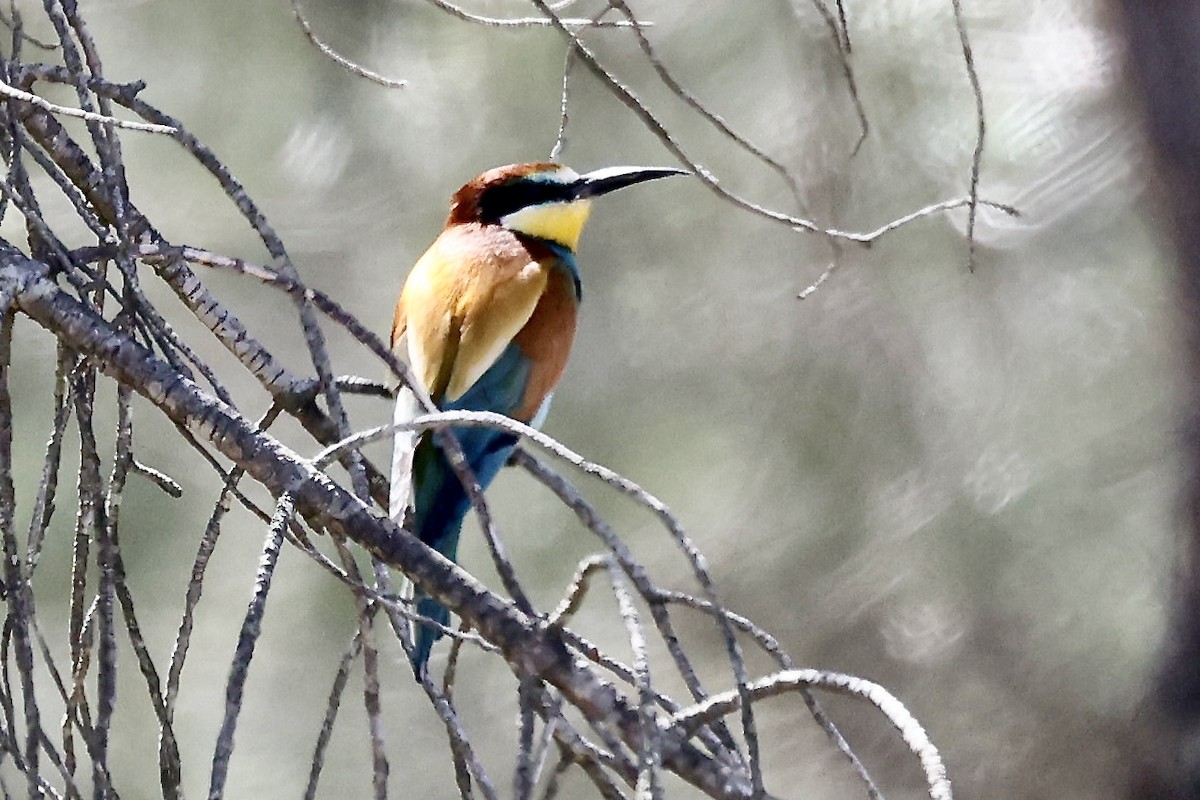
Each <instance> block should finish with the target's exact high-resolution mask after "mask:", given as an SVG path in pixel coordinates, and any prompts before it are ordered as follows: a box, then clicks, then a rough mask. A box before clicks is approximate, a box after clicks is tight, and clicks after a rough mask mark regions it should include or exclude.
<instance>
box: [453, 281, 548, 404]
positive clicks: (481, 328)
mask: <svg viewBox="0 0 1200 800" xmlns="http://www.w3.org/2000/svg"><path fill="white" fill-rule="evenodd" d="M548 272H549V269H548V268H547V266H546V265H545V264H543V263H541V262H539V261H533V260H530V261H526V262H525V263H524V264H522V265H520V267H519V268H517V269H507V270H491V271H489V272H488V273H487V274H486V275H481V276H480V278H481V279H480V280H476V281H472V283H471V285H470V287H469V289H468V291H467V292H466V293H465V294H464V296H463V298H462V302H460V304H459V308H460V309H461V311H462V317H461V319H462V323H461V327H460V329H459V330H460V336H459V342H458V353H457V354H456V358H455V360H454V367H453V369H452V370H451V373H450V379H449V382H448V383H447V385H446V399H447V400H450V401H453V400H457V399H458V398H459V397H462V395H463V394H464V393H465V392H466V391H467V390H468V389H470V388H471V386H472V385H474V383H475V382H476V381H477V380H479V378H480V377H481V376H482V375H483V373H485V372H487V370H488V368H489V367H491V366H492V365H493V364H495V363H496V359H498V358H500V354H501V353H503V352H504V348H506V347H508V345H509V343H510V342H512V340H513V337H514V336H516V335H517V333H518V332H519V331H520V330H521V329H522V328H523V327H525V323H527V322H529V318H530V317H531V316H533V311H534V309H535V308H536V307H537V304H538V300H540V299H541V297H542V293H543V292H544V291H545V290H546V282H547V277H548ZM495 410H496V411H502V412H504V413H508V412H509V411H510V410H511V409H495Z"/></svg>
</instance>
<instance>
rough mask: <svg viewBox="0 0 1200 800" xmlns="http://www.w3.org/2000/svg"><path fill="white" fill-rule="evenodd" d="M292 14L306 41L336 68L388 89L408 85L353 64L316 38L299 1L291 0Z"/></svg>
mask: <svg viewBox="0 0 1200 800" xmlns="http://www.w3.org/2000/svg"><path fill="white" fill-rule="evenodd" d="M292 13H294V14H295V15H296V21H297V22H299V23H300V28H301V29H302V30H303V31H304V35H305V36H307V37H308V40H309V41H310V42H312V43H313V46H314V47H316V48H317V49H318V50H320V51H321V53H322V54H323V55H325V56H326V57H327V58H329V59H330V60H331V61H333V62H334V63H335V64H337V65H338V66H340V67H343V68H345V69H347V70H349V71H350V72H352V73H354V74H355V75H357V76H359V77H360V78H366V79H367V80H369V81H372V82H373V83H377V84H379V85H380V86H384V87H386V88H388V89H403V88H404V87H405V86H407V85H408V81H404V80H396V79H393V78H388V77H385V76H383V75H380V74H379V73H378V72H372V71H371V70H369V69H367V68H366V67H363V66H360V65H358V64H356V63H354V62H353V61H351V60H350V59H348V58H346V57H345V56H343V55H341V54H339V53H337V52H336V51H335V50H334V49H333V48H332V47H330V46H329V45H327V44H325V43H324V42H323V41H321V40H320V39H319V38H317V34H316V33H315V32H314V31H313V29H312V26H311V25H309V23H308V18H307V17H305V16H304V10H303V9H302V8H300V2H299V0H292Z"/></svg>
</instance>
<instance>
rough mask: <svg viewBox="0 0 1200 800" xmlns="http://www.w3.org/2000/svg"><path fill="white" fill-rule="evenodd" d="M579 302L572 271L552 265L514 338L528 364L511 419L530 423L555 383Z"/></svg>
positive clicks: (572, 334)
mask: <svg viewBox="0 0 1200 800" xmlns="http://www.w3.org/2000/svg"><path fill="white" fill-rule="evenodd" d="M578 305H579V304H578V301H577V300H576V296H575V282H574V279H573V278H572V277H571V272H570V271H568V269H567V268H566V267H565V266H563V265H560V264H557V263H555V264H553V265H552V266H550V268H549V269H548V275H547V281H546V288H545V289H544V290H543V291H542V295H541V297H540V298H539V299H538V303H537V305H536V306H535V307H534V309H533V314H532V315H530V317H529V321H528V322H526V323H525V326H524V327H523V328H521V330H520V331H518V332H517V335H516V336H514V337H513V344H515V345H516V346H517V347H518V348H519V349H520V350H521V353H522V354H523V355H524V356H525V358H526V359H527V360H528V363H529V365H530V370H529V378H528V381H527V383H526V384H525V393H524V397H523V399H522V402H521V405H520V406H519V407H518V408H517V409H515V410H514V411H513V413H512V415H511V416H512V417H513V418H515V419H519V420H521V421H522V422H530V421H531V420H532V419H533V417H534V415H535V414H537V411H538V409H539V408H540V407H541V405H542V402H543V401H544V400H545V399H546V396H547V395H549V394H550V392H552V391H554V387H555V386H556V385H558V380H559V378H561V377H562V374H563V370H564V369H566V366H567V357H568V356H570V354H571V344H572V342H574V340H575V325H576V318H577V313H578Z"/></svg>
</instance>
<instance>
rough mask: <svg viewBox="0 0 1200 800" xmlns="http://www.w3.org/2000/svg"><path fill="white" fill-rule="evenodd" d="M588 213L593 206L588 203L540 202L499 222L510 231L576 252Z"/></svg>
mask: <svg viewBox="0 0 1200 800" xmlns="http://www.w3.org/2000/svg"><path fill="white" fill-rule="evenodd" d="M589 213H591V204H590V203H589V202H588V201H587V200H574V201H572V202H569V203H539V204H537V205H534V206H526V207H525V208H522V209H519V210H517V211H514V212H513V213H511V214H508V215H507V216H505V217H503V218H502V219H501V220H500V224H501V225H503V226H504V227H506V228H508V229H509V230H510V231H515V232H517V233H523V234H525V235H526V236H532V237H534V238H536V239H545V240H547V241H550V242H555V243H556V244H561V245H562V246H563V247H565V248H567V249H568V250H570V251H571V252H575V249H576V248H577V247H578V246H579V235H580V234H581V233H583V226H584V225H585V224H586V223H587V220H588V214H589Z"/></svg>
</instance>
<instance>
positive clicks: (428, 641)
mask: <svg viewBox="0 0 1200 800" xmlns="http://www.w3.org/2000/svg"><path fill="white" fill-rule="evenodd" d="M417 613H418V614H420V615H421V616H423V617H428V618H429V619H431V620H433V621H435V622H437V623H439V624H441V625H449V624H450V611H449V610H448V609H447V608H446V607H445V606H444V605H442V604H441V603H439V602H438V601H437V600H434V599H433V598H432V597H426V596H424V595H421V596H420V597H419V599H418V600H417ZM413 627H414V631H415V633H414V639H413V652H412V665H413V670H414V671H415V672H416V674H417V678H418V680H419V679H420V678H423V677H424V676H425V670H426V668H427V666H428V664H429V653H430V651H431V650H433V643H434V642H436V641H437V640H438V639H440V638H442V632H441V631H440V630H438V629H437V628H433V627H431V626H429V625H422V624H421V623H417V624H416V625H414V626H413Z"/></svg>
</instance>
